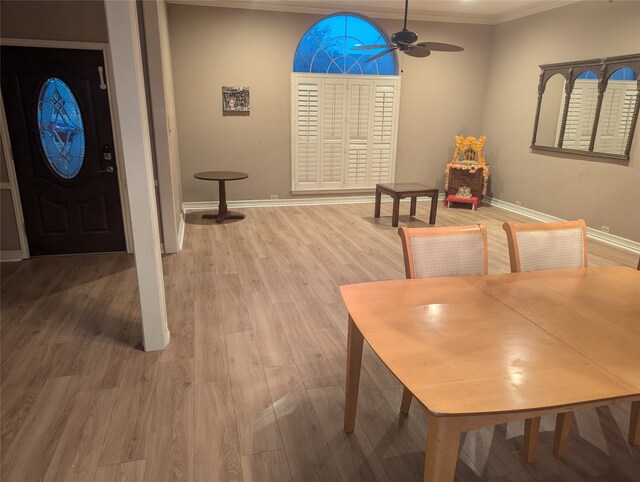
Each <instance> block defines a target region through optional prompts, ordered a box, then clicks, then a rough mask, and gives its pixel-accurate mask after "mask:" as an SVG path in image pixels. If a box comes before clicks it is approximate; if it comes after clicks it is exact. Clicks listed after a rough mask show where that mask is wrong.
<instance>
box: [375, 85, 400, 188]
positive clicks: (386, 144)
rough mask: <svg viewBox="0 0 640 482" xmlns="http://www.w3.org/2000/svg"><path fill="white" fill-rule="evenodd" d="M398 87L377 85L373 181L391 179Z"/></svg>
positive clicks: (387, 180)
mask: <svg viewBox="0 0 640 482" xmlns="http://www.w3.org/2000/svg"><path fill="white" fill-rule="evenodd" d="M396 98H397V87H396V86H394V85H376V98H375V103H374V116H373V151H372V164H371V180H372V182H373V183H374V184H375V183H379V182H389V181H390V180H391V165H392V156H393V152H394V150H395V145H394V144H395V124H396V121H395V113H394V112H395V106H396V103H397V99H396Z"/></svg>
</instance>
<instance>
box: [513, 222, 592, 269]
mask: <svg viewBox="0 0 640 482" xmlns="http://www.w3.org/2000/svg"><path fill="white" fill-rule="evenodd" d="M502 227H503V228H504V230H505V231H506V233H507V242H508V243H509V261H510V263H511V272H512V273H519V272H524V271H539V270H544V269H560V268H586V266H587V226H586V225H585V223H584V220H583V219H578V220H576V221H561V222H557V223H520V224H516V223H509V222H507V223H504V224H503V225H502Z"/></svg>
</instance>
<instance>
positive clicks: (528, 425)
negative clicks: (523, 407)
mask: <svg viewBox="0 0 640 482" xmlns="http://www.w3.org/2000/svg"><path fill="white" fill-rule="evenodd" d="M539 433H540V417H533V418H528V419H526V420H525V421H524V447H523V449H522V456H523V457H524V459H525V460H526V461H527V463H528V464H530V463H533V461H534V460H535V458H536V446H537V445H538V434H539Z"/></svg>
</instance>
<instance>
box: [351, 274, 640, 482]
mask: <svg viewBox="0 0 640 482" xmlns="http://www.w3.org/2000/svg"><path fill="white" fill-rule="evenodd" d="M340 291H341V293H342V297H343V300H344V303H345V305H346V307H347V310H348V312H349V321H348V322H349V329H348V330H349V331H348V342H347V344H348V346H347V352H348V354H347V380H346V401H345V416H344V428H345V431H346V432H352V431H353V429H354V425H355V419H356V408H357V401H358V386H359V380H360V368H361V360H362V348H363V341H364V340H367V342H368V343H369V345H370V346H371V348H372V349H373V350H374V351H375V352H376V354H377V355H378V356H379V357H380V359H381V360H382V362H383V363H384V364H385V365H386V366H387V367H388V368H389V370H391V372H392V373H393V374H394V375H395V376H396V377H397V378H398V379H399V380H400V382H402V383H403V384H404V385H405V386H406V387H407V388H408V389H409V390H410V391H411V393H413V395H414V397H415V399H416V400H418V401H419V402H420V403H421V404H422V405H423V406H424V407H425V409H426V412H427V420H428V422H427V423H428V431H427V444H426V454H425V471H424V480H425V481H432V482H435V481H437V482H446V481H449V480H453V478H454V475H455V470H456V463H457V458H458V450H459V445H460V435H461V433H462V432H466V431H468V430H474V429H477V428H481V427H486V426H491V425H496V424H500V423H505V422H509V421H515V420H524V419H527V418H532V417H539V416H542V415H547V414H561V416H564V415H566V414H568V413H570V412H571V410H573V409H579V408H587V407H594V406H601V405H607V404H609V403H611V402H614V401H618V400H626V401H631V402H632V404H631V420H630V424H629V443H631V444H633V445H638V443H640V417H639V413H640V271H637V270H633V269H631V268H625V267H605V268H580V269H564V270H547V271H538V272H529V273H505V274H494V275H485V276H473V277H456V278H430V279H409V280H393V281H380V282H372V283H362V284H354V285H345V286H341V287H340ZM566 435H567V434H566V433H565V434H556V438H558V437H560V440H556V443H558V444H563V443H565V444H566ZM563 439H564V440H563ZM559 452H560V453H562V451H559ZM557 455H558V454H557Z"/></svg>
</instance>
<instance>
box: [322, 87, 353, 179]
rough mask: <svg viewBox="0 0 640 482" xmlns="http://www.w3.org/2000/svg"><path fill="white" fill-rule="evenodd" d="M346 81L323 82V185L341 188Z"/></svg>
mask: <svg viewBox="0 0 640 482" xmlns="http://www.w3.org/2000/svg"><path fill="white" fill-rule="evenodd" d="M346 90H347V89H346V86H345V84H344V82H335V81H332V80H330V79H329V80H327V81H326V82H323V83H322V96H321V102H322V106H323V107H322V120H321V122H322V135H321V145H322V166H321V168H322V176H321V179H322V182H321V186H322V187H325V188H327V187H333V188H340V187H341V185H342V164H343V159H344V155H343V153H344V129H345V124H346V122H345V117H344V116H345V105H344V104H345V95H346Z"/></svg>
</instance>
